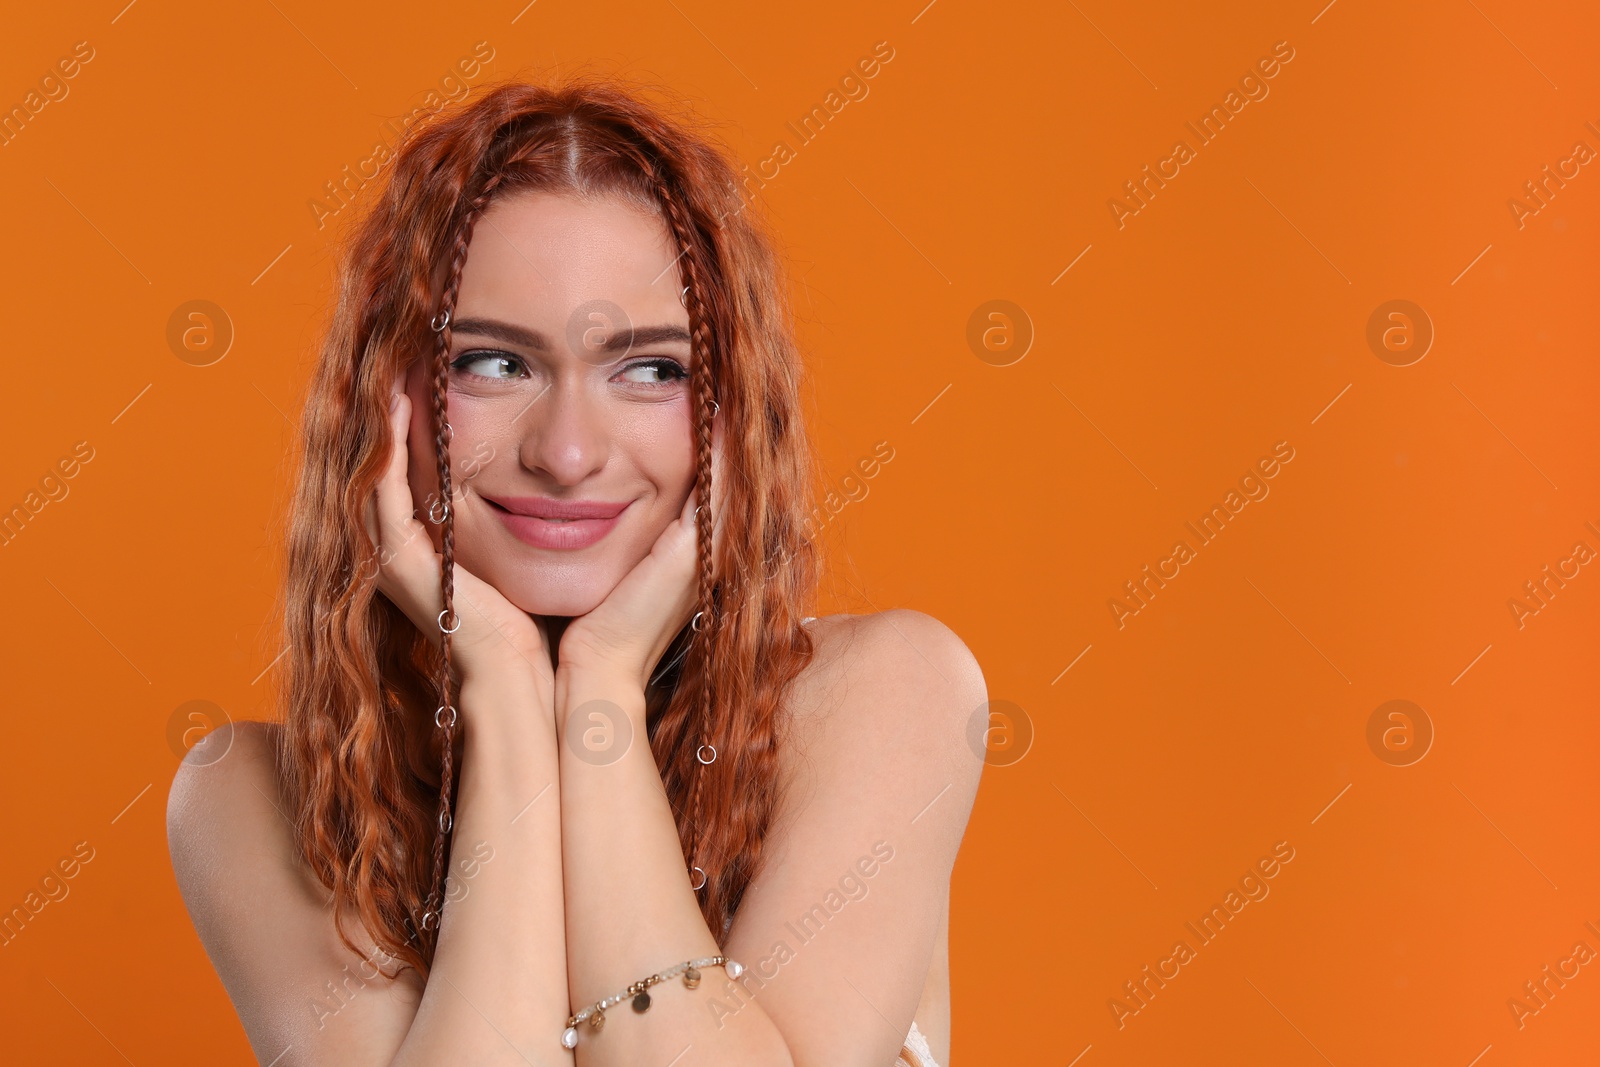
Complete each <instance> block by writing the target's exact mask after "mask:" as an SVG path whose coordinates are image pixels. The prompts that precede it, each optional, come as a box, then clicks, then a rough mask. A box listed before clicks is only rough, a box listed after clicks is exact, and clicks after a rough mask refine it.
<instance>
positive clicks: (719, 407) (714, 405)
mask: <svg viewBox="0 0 1600 1067" xmlns="http://www.w3.org/2000/svg"><path fill="white" fill-rule="evenodd" d="M721 410H722V405H721V404H719V403H717V402H716V401H715V400H713V401H712V402H711V417H712V418H716V415H717V412H719V411H721Z"/></svg>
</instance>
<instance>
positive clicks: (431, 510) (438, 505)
mask: <svg viewBox="0 0 1600 1067" xmlns="http://www.w3.org/2000/svg"><path fill="white" fill-rule="evenodd" d="M435 515H437V516H438V518H435V517H434V516H435ZM449 517H450V501H448V500H435V501H434V502H433V503H431V504H429V505H428V521H429V522H431V523H433V524H434V525H435V526H438V525H441V524H442V523H443V522H444V520H446V519H448V518H449Z"/></svg>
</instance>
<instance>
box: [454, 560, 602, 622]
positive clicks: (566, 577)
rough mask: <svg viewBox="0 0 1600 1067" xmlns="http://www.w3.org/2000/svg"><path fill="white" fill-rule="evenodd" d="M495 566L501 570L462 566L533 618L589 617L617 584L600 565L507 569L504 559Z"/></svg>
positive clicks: (528, 566) (468, 564) (526, 565)
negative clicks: (534, 616)
mask: <svg viewBox="0 0 1600 1067" xmlns="http://www.w3.org/2000/svg"><path fill="white" fill-rule="evenodd" d="M488 562H489V561H484V563H485V564H487V563H488ZM495 562H496V563H498V566H492V565H491V566H482V569H480V568H479V567H475V566H473V565H472V563H470V562H468V561H466V560H463V561H462V566H464V567H466V568H467V570H469V571H471V572H472V573H473V574H476V575H479V576H481V577H482V578H483V580H484V581H486V582H488V583H489V584H490V585H492V586H494V588H495V589H497V590H498V591H499V592H500V595H501V596H503V597H505V598H506V599H507V600H508V601H510V602H511V604H512V606H514V607H516V608H517V609H518V610H520V611H525V612H527V613H528V614H530V615H556V616H562V617H567V618H573V617H576V616H579V615H587V614H588V613H589V612H591V611H593V610H594V609H595V608H597V607H599V606H600V604H601V603H602V602H603V601H604V600H605V598H606V596H607V595H608V594H609V593H610V592H611V590H612V589H613V588H615V587H616V584H617V576H615V575H613V574H612V573H611V568H610V567H608V566H604V565H602V564H599V563H590V564H587V565H584V564H567V565H563V566H552V565H548V564H532V565H530V564H528V563H526V562H524V563H522V564H521V565H520V566H517V565H512V566H510V567H508V566H507V565H506V562H507V561H505V560H503V559H502V560H497V561H495Z"/></svg>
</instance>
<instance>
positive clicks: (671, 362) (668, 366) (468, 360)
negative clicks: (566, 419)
mask: <svg viewBox="0 0 1600 1067" xmlns="http://www.w3.org/2000/svg"><path fill="white" fill-rule="evenodd" d="M491 358H493V359H502V360H506V361H509V362H511V363H514V364H516V365H517V366H518V367H520V368H522V369H523V370H524V371H526V370H527V369H528V368H527V364H526V363H524V362H523V361H522V358H521V357H520V356H514V355H512V354H511V353H510V352H498V351H495V350H493V349H474V350H472V351H470V352H463V353H461V355H459V356H457V357H456V358H455V359H453V360H451V361H450V369H451V370H454V371H458V372H460V373H461V374H464V375H466V376H467V377H468V378H478V379H481V380H482V381H487V382H501V381H509V380H511V379H506V378H494V377H491V376H489V375H487V374H473V373H471V372H470V371H467V370H464V369H463V368H464V367H467V366H470V365H471V364H473V363H476V362H478V361H479V360H481V359H491ZM635 367H654V368H656V369H657V370H660V371H663V372H665V374H666V376H667V380H665V381H660V382H631V383H629V384H631V385H642V386H644V387H645V388H646V389H665V388H667V387H669V386H671V385H674V384H676V383H677V382H681V381H684V380H685V379H687V378H688V377H689V372H688V370H687V369H686V368H685V367H684V365H683V364H682V363H679V362H678V361H677V360H675V359H669V358H668V357H666V356H655V357H653V358H650V359H641V360H638V361H636V362H634V363H630V364H628V365H627V366H626V367H623V368H622V369H621V370H619V371H618V372H617V373H618V374H622V373H624V372H626V371H630V370H633V369H634V368H635Z"/></svg>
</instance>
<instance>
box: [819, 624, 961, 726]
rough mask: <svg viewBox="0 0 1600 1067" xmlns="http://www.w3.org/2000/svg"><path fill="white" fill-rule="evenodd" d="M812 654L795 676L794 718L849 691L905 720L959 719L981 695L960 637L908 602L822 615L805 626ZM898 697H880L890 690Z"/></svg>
mask: <svg viewBox="0 0 1600 1067" xmlns="http://www.w3.org/2000/svg"><path fill="white" fill-rule="evenodd" d="M809 629H810V631H811V635H812V639H813V642H814V644H815V648H816V652H815V656H814V658H813V660H812V662H811V663H810V664H808V665H807V668H806V670H805V671H804V672H803V673H802V674H801V675H800V677H799V678H797V679H796V688H797V689H798V690H799V693H798V694H797V695H798V696H799V698H800V699H797V700H796V701H795V708H794V710H795V714H796V716H797V718H800V719H809V718H812V717H814V716H816V715H819V714H826V713H828V711H829V710H830V709H835V710H836V709H837V708H838V706H839V703H838V701H839V699H840V698H841V697H845V696H846V695H847V694H851V693H854V694H856V695H857V696H858V697H859V696H862V695H866V696H870V697H873V698H875V699H873V700H872V701H871V702H872V704H873V707H874V708H875V709H877V710H878V711H879V712H881V713H883V714H887V715H897V714H898V715H903V716H905V717H906V720H907V721H906V723H902V725H906V724H917V723H920V724H922V725H924V726H927V725H933V722H932V721H931V720H932V719H938V720H940V722H941V723H944V722H946V721H948V720H949V719H951V718H952V717H953V718H956V719H959V720H961V721H962V722H963V723H964V722H965V720H966V719H967V718H969V717H971V716H972V715H973V714H974V713H976V712H977V710H978V708H979V707H980V706H981V705H982V704H983V703H984V702H985V701H986V700H987V699H988V695H987V694H988V689H987V686H986V684H985V682H984V678H983V670H982V668H981V667H980V666H979V664H978V660H977V658H976V657H975V656H974V655H973V654H972V651H971V649H969V648H968V647H967V645H966V642H964V641H963V640H962V639H961V638H960V636H958V635H957V634H956V633H955V631H953V630H952V629H950V627H949V626H946V625H945V624H944V623H943V622H941V621H939V620H938V619H936V618H934V617H933V616H932V615H929V614H927V613H925V612H921V611H916V610H914V609H911V608H891V609H889V610H887V611H878V612H872V613H870V614H865V615H829V616H825V617H823V618H819V619H817V620H816V621H815V622H813V623H811V624H809ZM896 693H898V694H900V695H901V697H902V699H899V700H894V699H883V698H887V697H889V696H891V695H892V694H896Z"/></svg>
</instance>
